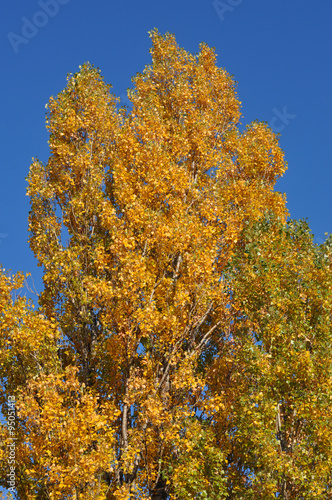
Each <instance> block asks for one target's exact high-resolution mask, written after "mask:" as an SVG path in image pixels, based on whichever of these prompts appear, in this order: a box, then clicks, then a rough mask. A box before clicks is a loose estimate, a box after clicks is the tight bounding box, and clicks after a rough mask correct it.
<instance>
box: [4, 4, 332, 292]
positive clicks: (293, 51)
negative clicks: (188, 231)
mask: <svg viewBox="0 0 332 500" xmlns="http://www.w3.org/2000/svg"><path fill="white" fill-rule="evenodd" d="M1 4H2V5H1V10H2V12H1V16H0V33H1V38H0V44H1V45H0V47H1V49H0V50H1V64H2V68H1V69H2V71H1V74H2V78H1V97H0V102H1V131H0V137H1V183H0V205H1V210H0V263H2V265H3V267H5V268H6V269H12V270H13V271H15V272H16V271H18V270H22V271H24V272H28V271H30V272H31V273H32V275H33V277H34V280H35V283H36V286H37V289H39V290H40V289H41V270H40V268H37V266H36V261H35V259H34V257H33V254H32V252H31V251H30V249H29V246H28V243H27V238H28V233H27V216H28V211H29V200H28V198H27V197H26V195H25V190H26V181H25V177H26V176H27V174H28V169H29V165H30V162H31V158H32V157H33V156H38V157H39V158H40V159H41V160H43V161H46V160H47V158H48V146H47V140H48V136H47V132H46V129H45V104H46V103H47V102H48V99H49V97H50V96H51V95H55V94H57V93H58V92H60V91H61V90H62V89H63V88H64V87H65V85H66V75H67V73H70V72H72V73H74V72H76V71H77V70H78V66H79V65H80V64H82V63H83V62H85V61H90V62H91V63H93V64H94V65H96V66H98V67H99V68H100V69H101V72H102V74H103V76H104V77H105V80H106V82H107V83H111V84H112V85H113V90H114V93H115V94H117V95H118V96H122V97H123V98H124V96H125V93H126V89H127V88H128V87H130V86H131V77H132V76H133V75H135V74H136V73H137V72H141V71H142V70H143V68H144V66H145V65H146V64H149V63H150V54H149V48H150V39H149V37H148V31H150V30H151V29H153V28H154V27H157V28H158V29H159V31H160V32H161V33H165V32H166V31H170V32H172V33H174V34H175V35H176V38H177V41H178V43H179V44H180V45H181V46H183V47H184V48H185V49H186V50H189V51H191V52H197V51H198V45H199V43H200V42H202V41H204V42H206V43H207V44H208V45H210V46H214V47H215V48H216V52H217V54H218V65H219V66H221V67H224V68H226V69H227V71H228V72H229V73H230V74H232V75H234V79H235V80H236V81H237V82H238V94H239V98H240V100H241V101H242V103H243V108H242V110H243V118H242V120H241V121H242V123H243V125H245V124H246V123H249V122H251V121H252V120H255V119H258V120H262V121H267V122H269V123H270V125H271V126H272V127H273V128H274V129H275V130H276V131H280V133H281V141H280V142H281V146H282V148H283V149H284V151H285V154H286V159H287V161H288V166H289V169H288V171H287V172H286V174H285V176H284V178H283V179H282V180H280V181H278V184H277V189H278V190H279V191H282V192H286V195H287V199H288V209H289V211H290V213H291V216H292V217H293V218H305V217H307V218H308V219H309V223H310V226H311V228H312V231H313V233H314V234H315V237H316V241H319V242H321V241H322V240H323V239H324V233H325V232H332V217H331V210H330V205H331V201H330V200H331V196H330V195H331V185H332V171H331V132H332V130H331V128H332V127H331V115H332V92H331V89H332V66H331V64H330V59H331V56H330V52H331V48H332V47H331V45H332V44H331V42H332V30H331V26H332V2H328V1H327V0H325V1H322V0H321V1H319V0H317V1H316V2H313V1H304V0H291V1H290V0H274V1H271V0H270V1H268V0H224V1H222V0H219V1H218V3H214V2H213V0H190V1H189V0H178V1H175V0H168V1H167V2H158V1H156V0H154V1H152V0H141V1H140V2H133V1H127V2H119V1H118V2H114V1H110V0H95V1H94V2H91V1H88V0H39V1H38V0H2V2H1Z"/></svg>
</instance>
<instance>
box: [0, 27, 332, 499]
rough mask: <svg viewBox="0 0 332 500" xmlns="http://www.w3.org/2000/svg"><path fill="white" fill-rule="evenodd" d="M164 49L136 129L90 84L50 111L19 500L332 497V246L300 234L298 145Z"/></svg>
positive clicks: (20, 368) (205, 61) (28, 312)
mask: <svg viewBox="0 0 332 500" xmlns="http://www.w3.org/2000/svg"><path fill="white" fill-rule="evenodd" d="M150 36H151V39H152V48H151V55H152V63H151V65H150V66H148V67H146V68H145V70H144V71H143V73H142V74H138V75H137V76H136V77H135V78H133V88H132V89H131V90H129V91H128V98H129V99H130V101H131V103H132V106H131V107H130V109H128V108H125V107H120V105H119V100H118V99H117V98H116V97H115V96H114V95H113V94H112V93H111V87H110V85H107V84H106V83H105V82H104V80H103V78H102V76H101V74H100V71H99V70H98V69H97V68H95V67H93V66H92V65H90V64H88V63H86V64H84V65H83V66H82V67H80V71H79V72H78V73H76V74H74V75H69V76H68V81H67V86H66V87H65V89H64V90H63V91H62V92H60V93H59V94H58V95H57V96H56V97H51V99H50V101H49V104H48V111H47V128H48V131H49V134H50V140H49V146H50V157H49V160H48V162H47V163H43V162H41V161H40V160H38V159H35V160H34V161H33V163H32V165H31V167H30V171H29V175H28V183H29V187H28V194H29V196H30V200H31V211H30V215H29V231H30V246H31V249H32V251H33V252H34V254H35V256H36V259H37V260H38V264H39V265H40V266H42V268H43V282H44V289H43V291H42V292H41V294H40V296H39V300H38V306H36V307H34V306H33V304H32V303H31V302H30V301H27V300H26V299H25V298H24V295H15V296H14V293H15V291H16V290H19V289H20V288H21V287H22V286H23V284H24V276H23V275H21V274H18V275H16V276H11V275H10V273H8V272H4V271H1V274H0V289H1V295H0V403H1V405H2V409H3V413H4V415H5V414H6V404H7V403H8V398H9V397H15V406H16V427H15V439H16V441H15V450H16V466H15V488H16V497H17V498H19V499H22V500H32V499H33V500H37V499H38V500H39V499H40V500H44V499H45V500H46V499H47V500H57V499H68V500H69V499H73V500H74V499H75V500H79V499H82V500H83V499H96V500H97V499H98V500H106V499H107V500H110V499H114V500H126V499H128V500H129V499H151V500H162V499H164V500H166V499H168V498H169V499H174V500H181V499H202V500H203V499H206V500H219V499H260V498H261V499H264V500H265V499H270V498H271V499H273V498H276V497H278V496H279V498H285V499H289V500H290V499H314V498H317V499H318V498H319V499H329V498H332V477H331V474H332V418H331V417H332V416H331V402H332V401H331V400H332V376H331V375H332V373H331V359H332V352H331V350H332V348H331V340H332V339H331V336H332V335H331V305H332V297H331V290H332V278H331V257H332V254H331V245H332V240H331V239H329V238H328V239H327V240H326V242H325V243H324V244H322V245H317V244H315V243H314V241H313V236H312V234H311V232H310V229H309V227H308V224H307V223H306V221H292V220H288V212H287V209H286V201H285V197H284V196H283V195H282V194H281V193H279V192H277V191H276V190H275V189H274V186H275V183H276V180H277V179H278V178H279V177H280V176H282V175H283V173H284V172H285V170H286V163H285V160H284V154H283V151H282V150H281V148H280V146H279V143H278V137H277V136H276V135H275V134H274V133H273V131H272V130H271V129H269V127H268V126H267V124H265V123H259V122H254V123H252V124H250V125H249V126H247V127H246V128H245V129H244V130H243V129H241V126H240V122H239V120H240V105H241V103H240V102H239V100H238V98H237V93H236V85H235V83H234V81H233V79H232V78H231V77H230V75H228V73H227V72H226V71H225V70H224V69H220V68H219V67H218V66H217V64H216V55H215V52H214V50H213V49H211V48H209V47H208V46H207V45H206V44H201V45H200V51H199V53H198V54H197V55H192V54H190V53H188V52H187V51H185V50H184V49H182V48H180V47H179V46H178V45H177V43H176V40H175V37H174V36H173V35H170V34H166V35H164V36H162V35H160V34H159V33H158V31H157V30H154V31H152V32H151V33H150ZM1 435H2V438H3V439H2V441H3V444H2V447H1V448H0V463H1V470H2V472H1V473H0V484H1V485H2V486H4V487H8V478H7V474H8V459H7V451H6V441H8V439H9V436H10V433H9V430H8V427H7V426H6V425H5V424H1Z"/></svg>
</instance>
